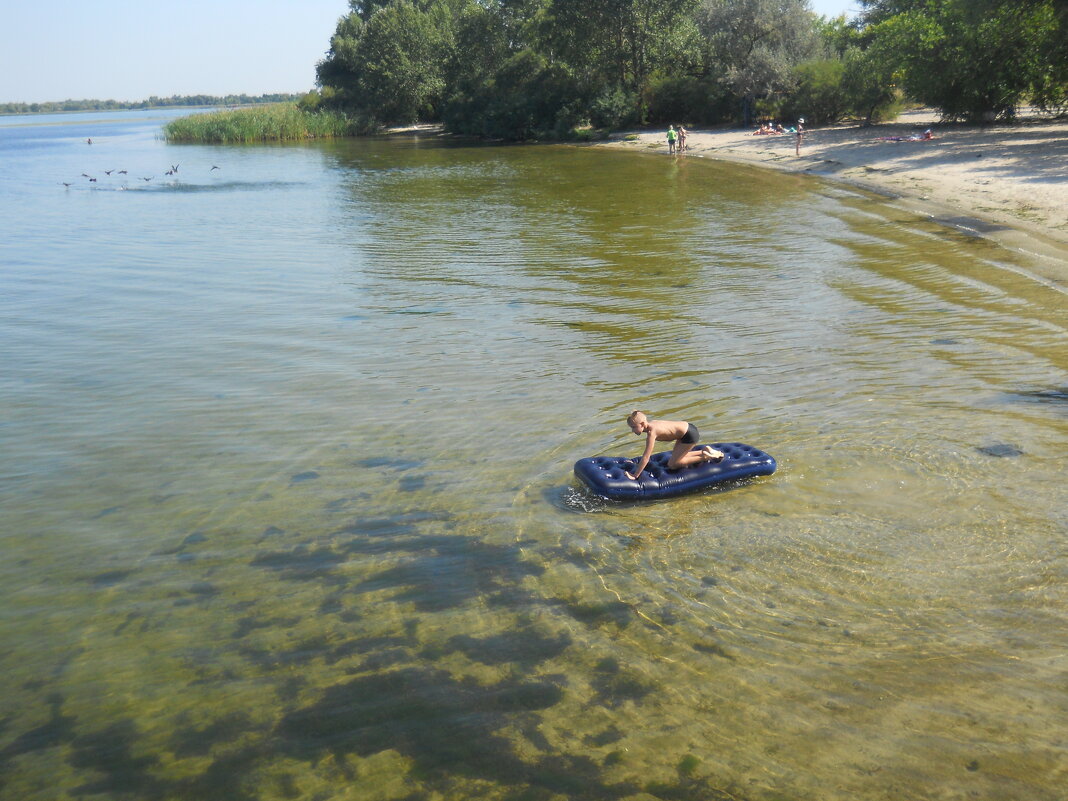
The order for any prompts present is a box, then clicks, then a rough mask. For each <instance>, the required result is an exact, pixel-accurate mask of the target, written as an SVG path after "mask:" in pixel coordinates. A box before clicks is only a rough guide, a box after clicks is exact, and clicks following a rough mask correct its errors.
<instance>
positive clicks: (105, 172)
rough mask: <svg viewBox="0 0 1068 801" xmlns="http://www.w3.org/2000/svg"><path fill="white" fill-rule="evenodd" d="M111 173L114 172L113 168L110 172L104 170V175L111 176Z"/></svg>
mask: <svg viewBox="0 0 1068 801" xmlns="http://www.w3.org/2000/svg"><path fill="white" fill-rule="evenodd" d="M113 172H115V169H114V168H112V169H110V170H104V175H111V173H113Z"/></svg>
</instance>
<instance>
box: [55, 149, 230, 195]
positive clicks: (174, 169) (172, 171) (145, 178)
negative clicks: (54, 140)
mask: <svg viewBox="0 0 1068 801" xmlns="http://www.w3.org/2000/svg"><path fill="white" fill-rule="evenodd" d="M85 141H86V144H90V145H91V144H93V140H92V139H86V140H85ZM179 166H181V165H179V164H172V165H171V168H170V169H169V170H167V171H166V172H165V173H163V174H164V175H177V174H178V167H179ZM218 169H222V168H221V167H219V166H217V165H215V164H212V165H211V169H210V170H208V172H214V171H215V170H218ZM112 173H114V174H115V175H128V174H129V173H128V172H127V171H126V170H119V169H115V168H112V169H110V170H104V175H107V176H108V177H110V176H111V174H112ZM81 177H82V178H88V179H89V183H91V184H95V183H97V179H96V178H95V177H94V176H92V175H90V174H89V173H87V172H83V173H82V175H81ZM155 177H156V176H154V175H149V176H141V180H142V181H145V182H146V183H147V182H148V181H151V180H152V179H153V178H155ZM60 183H61V184H63V186H64V187H66V188H68V189H69V188H70V187H72V186H74V182H73V181H60Z"/></svg>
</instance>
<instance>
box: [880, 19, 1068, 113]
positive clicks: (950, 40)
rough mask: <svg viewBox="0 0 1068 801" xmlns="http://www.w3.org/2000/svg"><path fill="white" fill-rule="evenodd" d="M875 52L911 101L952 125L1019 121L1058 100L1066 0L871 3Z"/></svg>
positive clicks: (1064, 74)
mask: <svg viewBox="0 0 1068 801" xmlns="http://www.w3.org/2000/svg"><path fill="white" fill-rule="evenodd" d="M865 6H866V10H865V14H864V20H865V22H866V24H867V26H868V30H869V31H870V34H871V37H872V43H873V46H875V47H877V49H878V50H879V51H880V52H881V53H883V54H884V57H885V59H886V60H887V61H888V62H892V64H891V66H892V68H897V69H900V71H901V74H902V75H903V77H904V82H905V86H906V89H907V91H908V93H909V95H910V96H912V97H914V98H915V99H917V100H919V101H920V102H922V103H926V104H929V105H932V106H935V107H937V108H938V109H940V110H941V112H942V114H943V116H944V117H945V118H947V119H965V120H983V121H992V120H994V119H999V118H1001V119H1011V118H1012V117H1014V116H1015V113H1016V107H1017V105H1018V104H1019V103H1021V102H1022V101H1023V100H1025V99H1029V98H1030V97H1036V98H1037V99H1038V100H1039V102H1046V103H1050V102H1055V99H1056V98H1057V97H1058V96H1060V94H1061V92H1062V90H1063V87H1064V85H1065V81H1066V79H1068V67H1066V66H1065V56H1066V55H1068V52H1066V45H1065V43H1064V39H1065V35H1066V29H1065V28H1064V22H1065V18H1066V14H1065V3H1064V2H1063V0H937V2H936V0H865Z"/></svg>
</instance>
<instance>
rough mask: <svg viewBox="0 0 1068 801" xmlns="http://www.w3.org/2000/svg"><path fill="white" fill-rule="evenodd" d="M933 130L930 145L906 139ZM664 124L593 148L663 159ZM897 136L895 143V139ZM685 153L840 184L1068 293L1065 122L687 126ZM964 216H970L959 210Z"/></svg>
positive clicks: (922, 117)
mask: <svg viewBox="0 0 1068 801" xmlns="http://www.w3.org/2000/svg"><path fill="white" fill-rule="evenodd" d="M927 128H930V129H931V130H932V132H933V133H934V136H935V138H934V139H933V140H931V141H909V140H908V137H909V136H910V135H915V134H918V133H919V132H921V131H923V130H925V129H927ZM665 130H666V129H658V130H656V131H648V130H638V131H631V132H626V131H623V132H617V133H614V134H612V136H611V137H610V138H609V140H607V141H602V142H593V143H589V144H588V145H587V146H590V147H610V148H617V149H628V150H638V151H640V152H646V153H663V154H664V155H667V150H668V148H667V143H666V140H665ZM895 139H896V141H895ZM687 146H688V147H687V154H685V155H682V156H676V157H675V158H705V157H710V158H716V159H723V160H726V161H734V162H740V163H744V164H751V165H754V166H760V167H768V168H772V169H777V170H783V171H787V172H794V173H804V174H809V175H814V176H818V177H822V178H829V179H832V180H837V181H842V182H845V183H848V184H851V185H853V186H856V187H858V188H861V189H867V190H869V191H873V192H876V193H878V194H880V195H883V196H890V197H892V198H893V199H894V201H895V202H896V203H898V204H899V205H901V206H904V207H905V208H908V209H910V210H912V211H915V212H917V213H920V214H924V215H927V216H930V217H932V218H933V219H936V220H939V221H941V222H944V223H945V224H947V225H951V226H953V227H955V228H958V229H959V230H962V231H965V232H967V233H970V234H975V235H980V236H984V237H989V238H991V239H993V240H995V241H997V242H999V243H1001V244H1003V245H1005V246H1006V247H1009V248H1011V249H1013V250H1019V251H1024V252H1026V253H1028V254H1029V255H1031V256H1034V257H1036V261H1037V262H1038V267H1037V270H1038V272H1039V275H1040V277H1042V278H1043V279H1045V280H1048V281H1050V282H1052V283H1054V284H1056V285H1058V286H1060V287H1061V288H1063V289H1065V290H1068V171H1066V170H1065V168H1064V165H1065V164H1068V120H1064V119H1059V120H1058V119H1048V118H1043V119H1039V118H1035V117H1028V118H1025V119H1022V120H1021V121H1020V122H1018V123H1017V124H1015V125H1004V124H1002V125H989V126H974V125H967V126H965V125H939V124H938V122H937V116H936V115H935V113H934V112H932V111H930V110H926V111H911V112H906V113H904V114H902V115H901V116H900V117H899V118H898V119H897V120H895V121H894V122H891V123H884V124H880V125H872V126H868V127H862V126H859V125H856V124H853V125H837V126H829V127H826V128H815V129H810V130H808V131H806V132H805V136H804V139H803V140H802V143H801V155H800V157H797V156H795V138H794V136H793V135H785V136H783V135H779V136H754V135H753V134H752V131H751V130H738V129H731V130H724V129H696V130H692V131H689V132H688V137H687ZM961 213H963V214H964V215H966V216H964V217H962V216H960V215H961Z"/></svg>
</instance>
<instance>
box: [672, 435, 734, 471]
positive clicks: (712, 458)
mask: <svg viewBox="0 0 1068 801" xmlns="http://www.w3.org/2000/svg"><path fill="white" fill-rule="evenodd" d="M691 448H693V445H691V444H690V443H687V442H681V441H678V442H676V443H675V447H674V448H672V449H671V458H669V459H668V470H678V469H680V468H683V467H689V466H690V465H694V464H700V463H701V462H721V461H723V457H724V456H725V454H724V453H723V451H718V450H716V449H715V448H713V447H712V446H711V445H703V446H701V447H700V448H697V449H696V450H691Z"/></svg>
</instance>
